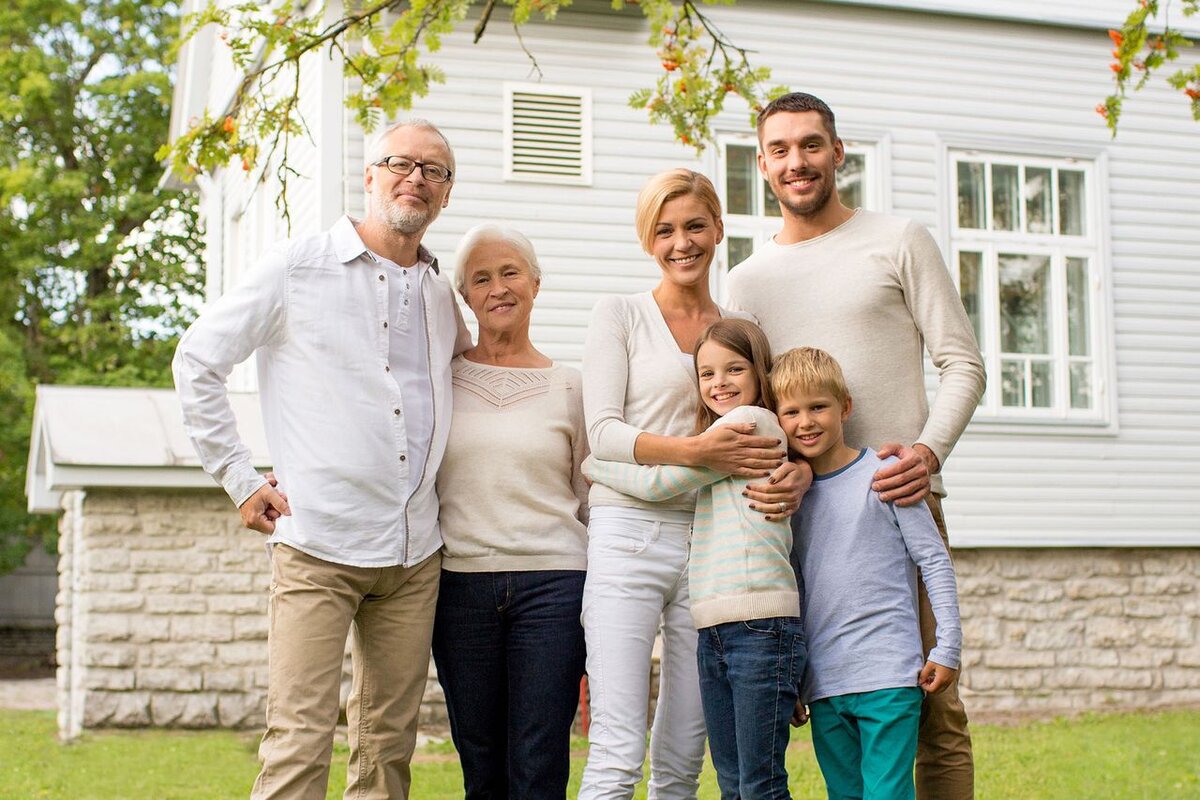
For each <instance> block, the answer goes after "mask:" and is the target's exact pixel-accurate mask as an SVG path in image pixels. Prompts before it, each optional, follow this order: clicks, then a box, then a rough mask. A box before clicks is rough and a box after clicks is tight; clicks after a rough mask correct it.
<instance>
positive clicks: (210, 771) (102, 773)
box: [0, 710, 1200, 800]
mask: <svg viewBox="0 0 1200 800" xmlns="http://www.w3.org/2000/svg"><path fill="white" fill-rule="evenodd" d="M973 732H974V737H975V763H976V770H977V773H976V781H977V787H978V791H977V795H978V797H979V798H980V800H1007V799H1008V798H1011V799H1012V800H1018V799H1019V800H1029V798H1036V799H1037V800H1079V799H1080V798H1088V800H1133V799H1134V798H1147V800H1150V799H1153V800H1161V799H1164V798H1195V797H1200V747H1198V746H1197V742H1200V711H1196V710H1191V711H1171V712H1162V713H1154V714H1106V715H1092V716H1086V717H1081V718H1078V719H1071V720H1063V719H1060V720H1053V721H1049V722H1035V723H1026V724H1021V725H1015V726H995V725H977V726H974V731H973ZM256 748H257V742H256V740H255V738H254V737H253V736H248V735H245V734H236V733H229V732H226V731H206V732H175V731H129V732H116V731H114V732H100V733H90V734H88V735H86V736H84V737H83V738H82V739H81V740H80V741H78V742H76V743H74V744H70V745H62V744H59V742H58V740H57V739H56V737H55V723H54V714H53V713H51V712H43V711H0V798H5V799H7V798H14V799H15V798H20V799H21V800H26V799H27V798H70V799H71V800H102V799H103V800H124V799H125V798H155V799H156V800H157V799H159V798H161V800H184V799H185V798H187V799H191V798H195V799H196V800H201V799H203V800H211V799H212V798H239V797H246V796H248V794H249V790H250V785H251V784H252V783H253V781H254V775H255V773H256V772H257V764H256V763H255V751H256ZM575 750H576V756H575V757H574V758H573V759H572V764H571V767H572V769H571V790H570V796H571V797H574V796H575V791H576V790H577V789H578V787H579V777H580V774H581V773H582V771H583V761H584V752H585V750H586V743H585V742H583V741H582V740H580V741H577V742H576V743H575ZM345 760H346V749H345V747H344V746H342V745H339V746H338V747H336V748H335V752H334V755H333V761H334V768H333V770H332V775H331V779H330V787H329V795H328V796H329V797H330V798H338V797H341V792H342V789H343V788H344V786H345V769H344V764H345ZM788 768H789V773H790V775H791V785H792V794H793V796H794V797H795V798H797V800H802V799H803V800H809V799H810V798H812V799H815V800H819V798H823V797H824V796H825V792H824V784H823V783H822V781H821V776H820V772H819V771H818V769H817V765H816V760H815V759H814V757H813V754H812V747H811V745H810V743H809V734H808V731H807V729H802V730H800V731H796V732H794V733H793V737H792V747H791V750H790V752H789V756H788ZM718 796H719V793H718V791H717V787H716V776H715V774H714V773H713V770H712V766H711V764H706V766H705V770H704V774H703V776H702V785H701V790H700V797H701V798H703V799H704V800H709V798H711V799H712V800H715V799H716V798H717V797H718ZM413 797H414V800H443V799H444V800H450V799H451V798H460V797H462V777H461V774H460V772H459V768H458V762H457V760H456V759H455V758H454V750H453V748H452V747H450V746H449V745H447V744H437V745H431V746H429V747H427V748H424V749H423V750H422V751H421V752H420V754H419V755H418V759H417V762H416V763H414V765H413ZM637 797H638V798H644V797H645V790H644V788H643V789H641V790H639V793H638V795H637Z"/></svg>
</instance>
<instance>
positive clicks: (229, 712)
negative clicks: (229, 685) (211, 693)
mask: <svg viewBox="0 0 1200 800" xmlns="http://www.w3.org/2000/svg"><path fill="white" fill-rule="evenodd" d="M266 708H267V695H266V693H265V692H241V693H237V694H222V695H218V696H217V719H218V720H220V723H221V725H222V727H227V728H253V727H258V726H260V725H261V724H262V722H263V720H264V718H265V716H266Z"/></svg>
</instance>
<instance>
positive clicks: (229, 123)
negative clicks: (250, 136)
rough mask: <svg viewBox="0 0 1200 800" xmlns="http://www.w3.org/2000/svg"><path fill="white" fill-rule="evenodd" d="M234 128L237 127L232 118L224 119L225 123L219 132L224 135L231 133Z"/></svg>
mask: <svg viewBox="0 0 1200 800" xmlns="http://www.w3.org/2000/svg"><path fill="white" fill-rule="evenodd" d="M236 127H237V125H236V124H235V123H234V121H233V117H226V118H225V122H223V123H222V124H221V130H223V131H225V132H226V133H233V130H234V128H236Z"/></svg>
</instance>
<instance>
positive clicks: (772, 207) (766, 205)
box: [762, 180, 783, 217]
mask: <svg viewBox="0 0 1200 800" xmlns="http://www.w3.org/2000/svg"><path fill="white" fill-rule="evenodd" d="M762 193H763V214H764V215H765V216H768V217H782V216H783V212H782V211H780V210H779V198H778V197H776V196H775V192H773V191H771V185H770V184H769V183H767V182H766V181H765V180H764V181H763V182H762Z"/></svg>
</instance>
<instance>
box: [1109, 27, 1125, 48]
mask: <svg viewBox="0 0 1200 800" xmlns="http://www.w3.org/2000/svg"><path fill="white" fill-rule="evenodd" d="M1108 38H1110V39H1112V41H1113V44H1115V45H1116V46H1117V47H1120V46H1121V42H1123V41H1125V37H1124V36H1122V35H1121V32H1120V31H1114V30H1109V32H1108Z"/></svg>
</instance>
